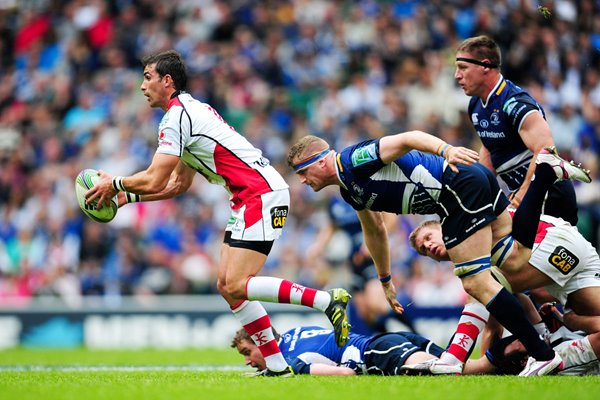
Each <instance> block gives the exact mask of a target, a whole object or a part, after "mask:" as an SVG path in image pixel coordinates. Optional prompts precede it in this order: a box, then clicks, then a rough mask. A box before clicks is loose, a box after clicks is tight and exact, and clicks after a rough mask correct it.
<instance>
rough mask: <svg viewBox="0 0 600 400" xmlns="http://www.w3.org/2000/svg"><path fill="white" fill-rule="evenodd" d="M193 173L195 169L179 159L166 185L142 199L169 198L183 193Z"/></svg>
mask: <svg viewBox="0 0 600 400" xmlns="http://www.w3.org/2000/svg"><path fill="white" fill-rule="evenodd" d="M195 175H196V171H195V170H194V169H192V168H190V167H188V166H187V165H185V164H184V163H183V162H182V161H181V160H179V163H178V164H177V166H176V167H175V169H174V170H173V172H171V176H170V177H169V181H168V182H167V186H165V187H164V188H163V189H162V190H161V191H160V192H157V193H150V194H146V195H144V196H143V201H156V200H164V199H170V198H172V197H175V196H178V195H180V194H182V193H185V192H186V191H187V190H188V189H189V188H190V186H191V185H192V182H193V180H194V176H195Z"/></svg>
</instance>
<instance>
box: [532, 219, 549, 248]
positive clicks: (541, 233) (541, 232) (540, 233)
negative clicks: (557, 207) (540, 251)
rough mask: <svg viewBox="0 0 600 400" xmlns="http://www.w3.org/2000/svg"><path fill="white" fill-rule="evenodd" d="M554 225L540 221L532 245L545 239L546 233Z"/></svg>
mask: <svg viewBox="0 0 600 400" xmlns="http://www.w3.org/2000/svg"><path fill="white" fill-rule="evenodd" d="M553 226H554V225H553V224H551V223H549V222H544V221H540V223H539V224H538V229H537V234H536V235H535V240H534V243H541V242H542V240H544V238H545V237H546V234H547V233H548V228H551V227H553Z"/></svg>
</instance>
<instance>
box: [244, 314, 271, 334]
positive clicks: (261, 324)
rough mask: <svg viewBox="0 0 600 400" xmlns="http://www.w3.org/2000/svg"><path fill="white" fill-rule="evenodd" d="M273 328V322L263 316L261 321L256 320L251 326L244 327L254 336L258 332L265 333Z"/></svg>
mask: <svg viewBox="0 0 600 400" xmlns="http://www.w3.org/2000/svg"><path fill="white" fill-rule="evenodd" d="M270 327H271V320H270V319H269V316H268V315H263V316H262V317H260V318H259V319H255V320H254V321H252V322H250V323H249V324H246V325H244V329H245V330H246V332H248V335H250V336H252V335H254V334H255V333H256V332H260V331H264V330H265V329H267V328H270Z"/></svg>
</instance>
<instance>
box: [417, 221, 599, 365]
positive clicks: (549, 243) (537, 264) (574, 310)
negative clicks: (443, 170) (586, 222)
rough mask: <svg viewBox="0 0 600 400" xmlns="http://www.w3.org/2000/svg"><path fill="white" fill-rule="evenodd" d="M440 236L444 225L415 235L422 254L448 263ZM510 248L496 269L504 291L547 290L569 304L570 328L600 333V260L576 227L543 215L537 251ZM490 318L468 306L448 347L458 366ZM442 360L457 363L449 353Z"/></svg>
mask: <svg viewBox="0 0 600 400" xmlns="http://www.w3.org/2000/svg"><path fill="white" fill-rule="evenodd" d="M441 235H442V233H441V228H440V225H439V223H438V222H437V221H427V222H424V223H423V224H421V225H420V226H418V227H417V228H416V229H415V230H414V231H413V233H412V234H411V236H410V237H411V243H412V244H413V246H414V247H415V249H416V250H417V251H418V252H419V253H420V254H422V255H425V256H428V257H430V258H433V259H435V260H437V261H444V260H448V256H447V253H446V249H445V246H444V243H443V241H442V238H441ZM511 246H512V250H509V249H506V248H505V250H506V251H505V253H504V255H505V257H498V258H499V259H498V261H497V265H498V266H499V267H500V269H493V271H494V274H495V276H496V277H497V278H498V280H499V281H502V282H503V284H504V286H505V287H507V288H508V289H509V290H511V291H512V292H515V293H519V292H523V291H525V290H528V289H536V288H540V287H544V288H545V289H546V290H547V291H548V292H549V293H550V294H551V295H552V296H553V297H554V298H555V299H556V300H558V301H559V302H560V303H561V304H562V305H563V306H564V308H565V311H566V313H565V316H564V319H565V324H566V325H567V326H568V327H569V328H570V329H573V330H581V331H583V332H586V333H594V332H600V257H598V253H597V252H596V250H595V249H594V247H593V246H592V245H591V243H589V242H588V241H587V240H586V239H585V238H584V237H583V236H582V235H581V234H580V233H579V231H578V230H577V228H576V227H573V226H571V225H570V224H569V223H568V222H565V221H563V220H562V219H559V218H554V217H550V216H542V217H541V220H540V222H539V224H538V230H537V234H536V236H535V241H534V246H533V251H532V249H529V248H527V247H524V246H521V245H519V244H518V243H517V242H516V241H515V242H514V243H512V245H511ZM527 257H528V259H527ZM524 260H525V261H524ZM488 316H489V313H487V311H486V310H485V308H484V307H483V306H482V305H480V304H477V303H474V304H467V306H465V311H464V312H463V317H461V322H462V325H461V323H459V327H458V329H457V333H456V335H455V337H454V340H453V342H454V343H453V344H454V346H452V345H451V347H450V349H449V353H450V354H451V355H453V356H454V357H455V358H456V359H457V360H458V361H459V362H461V363H463V362H464V361H465V360H466V358H467V357H468V354H469V352H470V350H471V349H472V347H473V346H474V344H475V340H476V338H477V335H478V334H479V331H481V330H482V328H483V326H484V325H485V322H486V321H487V318H488ZM534 322H535V321H534ZM465 336H466V337H467V340H465ZM443 360H444V361H445V362H448V363H452V358H451V357H449V356H448V355H445V356H444V357H443ZM434 370H435V367H434ZM456 372H457V371H454V372H452V373H456Z"/></svg>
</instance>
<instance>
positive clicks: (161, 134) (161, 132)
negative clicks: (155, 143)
mask: <svg viewBox="0 0 600 400" xmlns="http://www.w3.org/2000/svg"><path fill="white" fill-rule="evenodd" d="M158 138H159V139H160V140H163V139H164V138H165V131H160V133H159V134H158Z"/></svg>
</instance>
